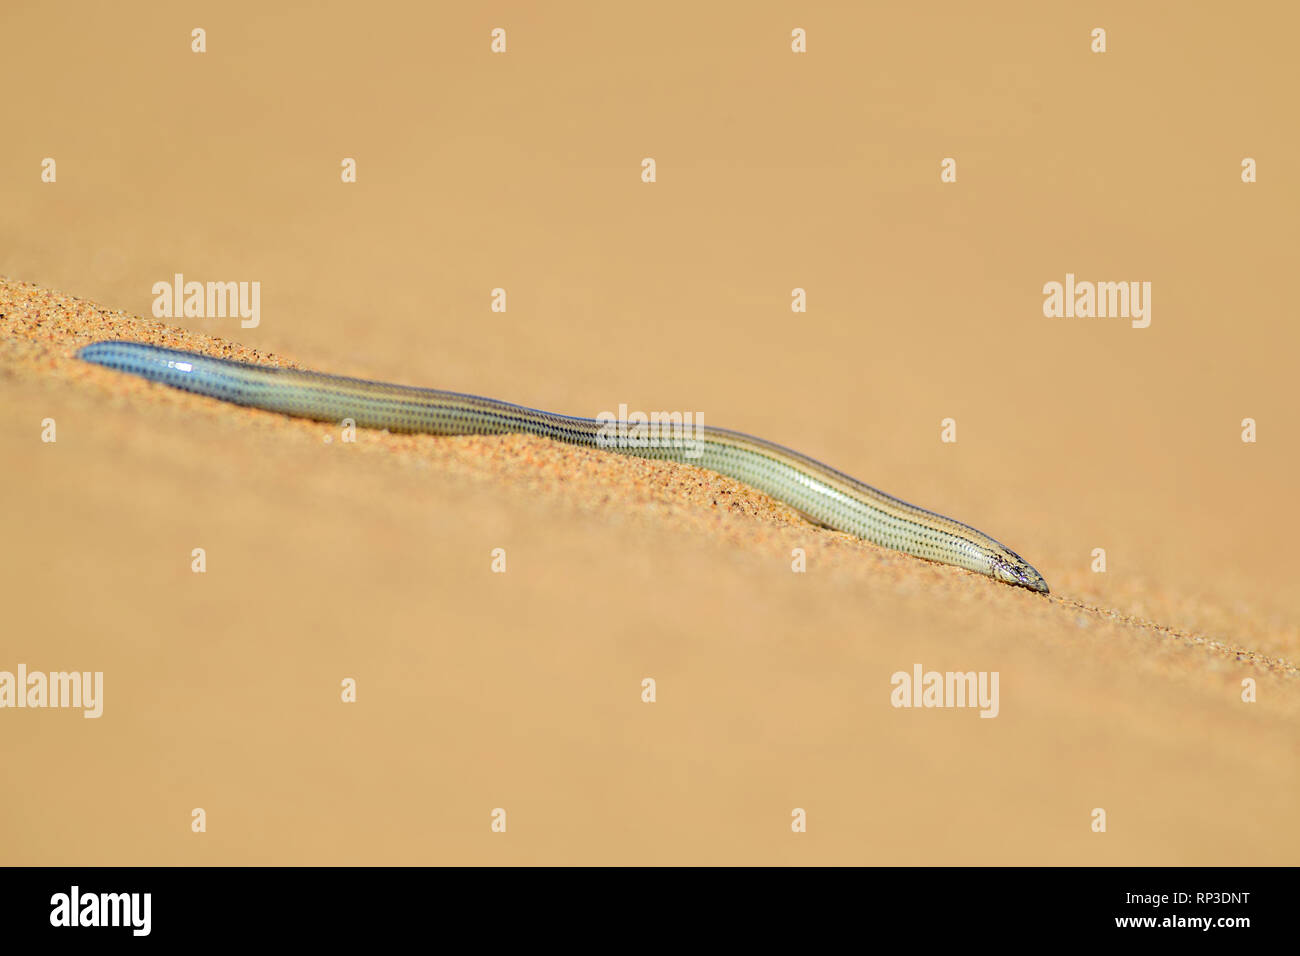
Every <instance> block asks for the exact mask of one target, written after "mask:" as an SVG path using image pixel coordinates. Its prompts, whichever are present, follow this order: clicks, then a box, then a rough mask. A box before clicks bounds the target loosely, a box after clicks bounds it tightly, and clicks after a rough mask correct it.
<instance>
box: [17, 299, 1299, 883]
mask: <svg viewBox="0 0 1300 956" xmlns="http://www.w3.org/2000/svg"><path fill="white" fill-rule="evenodd" d="M0 314H2V315H3V319H2V320H0V329H3V335H2V336H0V387H2V388H3V394H4V404H5V408H6V410H7V411H6V415H5V416H4V420H3V428H4V433H3V441H4V451H5V460H6V462H7V463H8V465H7V467H6V468H5V469H4V476H3V485H2V487H0V491H2V493H3V499H4V500H5V501H6V502H7V503H8V504H7V508H6V510H7V512H8V513H7V517H6V525H7V527H8V535H7V537H8V540H9V546H8V547H6V549H5V560H4V567H3V580H4V581H5V582H6V592H7V598H6V614H5V617H6V620H7V625H6V629H5V630H6V632H7V637H6V640H5V642H4V654H5V660H4V664H5V665H9V666H12V665H16V663H17V662H19V661H23V662H25V663H26V664H27V666H28V667H29V669H33V670H34V669H41V668H44V669H64V668H69V669H70V668H77V669H93V670H103V671H104V672H105V675H106V687H107V690H106V700H105V714H104V716H103V717H101V718H99V719H98V720H95V721H90V720H83V719H81V718H79V717H77V718H76V719H73V716H75V715H71V714H68V713H64V712H55V711H34V710H13V711H8V712H6V713H5V714H4V715H3V716H4V720H5V735H6V738H7V747H8V749H9V751H10V754H11V758H10V759H11V761H12V762H13V765H14V766H18V767H36V766H41V767H42V769H41V771H40V772H39V773H31V774H24V775H23V783H22V785H21V786H20V787H16V788H13V789H12V790H11V791H10V797H9V800H10V809H11V812H10V813H9V814H8V815H7V820H8V821H9V822H8V823H7V829H8V832H7V833H6V844H7V845H8V846H9V847H10V851H9V853H8V858H9V861H10V862H24V863H54V862H58V863H74V862H75V863H98V864H105V863H146V862H150V863H186V862H195V863H197V862H228V863H229V862H317V863H320V862H372V863H373V862H379V863H383V862H389V863H391V862H406V863H428V862H461V863H483V862H543V861H548V862H604V863H618V862H675V861H695V862H859V863H861V862H873V863H888V862H893V863H898V862H921V861H924V862H945V863H981V862H983V863H988V862H993V863H1063V862H1084V863H1109V862H1121V863H1130V862H1143V863H1211V862H1213V863H1260V862H1273V863H1282V862H1288V861H1291V860H1293V859H1294V854H1295V851H1296V847H1297V840H1298V839H1300V836H1298V834H1300V831H1298V828H1297V826H1296V825H1295V823H1294V820H1293V809H1294V795H1295V793H1296V789H1295V788H1296V784H1297V779H1296V761H1295V748H1296V744H1297V732H1296V730H1295V727H1296V718H1297V716H1298V715H1300V683H1297V669H1296V666H1295V664H1294V661H1295V660H1296V659H1300V654H1297V653H1296V645H1295V644H1294V640H1293V632H1289V631H1283V632H1277V633H1273V634H1272V639H1271V640H1262V639H1261V640H1259V641H1258V642H1254V643H1252V641H1251V639H1250V638H1251V636H1252V635H1255V634H1260V633H1262V632H1261V630H1260V629H1259V628H1257V627H1255V626H1252V625H1250V624H1249V623H1248V622H1242V623H1243V626H1242V627H1239V628H1237V629H1236V630H1235V631H1234V630H1228V631H1224V632H1219V633H1214V632H1206V633H1196V632H1190V631H1187V630H1183V629H1180V628H1177V627H1172V626H1169V625H1167V624H1164V623H1161V622H1159V621H1152V620H1145V619H1142V618H1141V617H1140V616H1137V615H1134V614H1132V613H1126V612H1124V611H1122V610H1117V609H1113V608H1107V607H1099V606H1095V605H1093V604H1092V603H1090V602H1089V601H1087V600H1084V599H1081V598H1080V597H1079V595H1077V594H1073V593H1071V592H1070V590H1069V588H1068V587H1067V588H1065V589H1061V590H1058V591H1057V592H1056V593H1054V594H1053V595H1051V596H1050V597H1046V598H1044V597H1040V596H1038V595H1034V594H1031V593H1029V592H1027V591H1023V590H1020V589H1014V588H1010V587H1006V586H1003V585H999V584H997V583H996V582H992V581H990V580H989V579H987V578H984V577H982V576H980V575H976V574H972V573H969V572H965V571H962V570H959V569H954V568H947V567H942V566H939V565H934V564H931V563H928V562H924V561H919V560H916V559H912V558H908V557H906V556H903V555H899V554H895V553H892V552H888V551H885V550H883V549H880V548H876V547H874V546H872V545H869V544H866V543H863V542H859V541H856V540H854V539H852V538H850V537H849V536H847V535H843V534H838V533H833V532H828V531H825V530H822V529H816V528H813V527H810V526H808V525H807V524H805V523H803V522H802V521H801V520H800V519H799V518H798V516H797V515H795V514H794V513H793V512H791V511H790V509H788V508H787V507H785V506H783V505H781V504H780V503H778V502H774V501H773V500H771V499H770V498H767V497H766V496H763V495H761V494H758V493H756V492H754V491H752V490H751V489H748V488H747V487H745V486H743V485H741V484H738V483H736V482H733V481H729V480H727V479H724V478H721V477H718V476H716V475H712V474H710V473H708V472H704V471H701V470H700V469H696V468H691V467H684V466H678V465H674V464H666V463H652V462H643V461H637V460H634V459H624V458H621V457H618V456H614V455H608V454H604V453H597V452H592V451H587V450H582V449H574V448H570V447H567V446H563V445H560V444H557V443H554V442H550V441H545V440H538V439H531V438H526V437H519V436H516V437H506V438H478V437H472V438H471V437H465V438H451V439H446V438H433V437H429V436H398V435H389V434H387V433H383V432H377V431H369V430H362V431H361V432H360V433H359V437H358V440H357V442H356V443H355V444H344V443H341V442H338V441H330V442H328V443H327V442H326V441H325V439H326V438H327V437H332V436H331V428H330V427H328V426H324V425H321V424H317V423H312V422H305V421H301V420H293V419H289V418H286V417H283V416H277V415H273V414H269V413H264V412H259V411H255V410H249V409H241V408H237V407H234V406H230V405H226V404H224V403H220V402H216V401H213V400H208V399H204V398H199V397H195V396H191V395H187V394H184V393H181V392H177V391H174V390H171V389H167V388H164V387H161V386H156V385H153V384H150V383H145V382H142V381H139V380H136V379H134V378H131V377H128V376H124V375H120V374H115V373H112V372H109V371H107V370H105V369H101V368H98V367H93V366H89V365H86V364H84V363H81V362H79V361H77V360H76V359H75V358H74V357H73V353H74V351H75V350H76V349H77V348H78V347H80V346H81V345H84V344H86V343H87V342H91V341H96V340H101V339H113V338H123V339H133V340H138V341H147V342H153V343H157V344H162V345H167V346H170V347H175V348H187V349H192V350H195V351H199V352H203V353H205V354H210V355H220V356H226V357H233V358H238V359H240V360H243V361H252V362H261V363H266V364H272V365H278V364H285V363H286V362H288V360H287V359H285V358H284V357H282V356H277V355H271V354H266V353H259V352H257V351H254V350H252V349H248V348H243V347H240V346H237V345H234V344H232V343H229V342H223V341H222V340H220V339H218V338H214V337H211V336H205V335H197V334H193V333H190V332H186V331H184V330H181V329H177V328H173V327H169V326H167V325H165V324H163V323H160V322H157V321H152V320H144V319H140V318H136V317H133V316H130V315H128V314H125V313H123V312H120V311H114V310H110V309H106V308H102V307H100V306H97V305H95V304H93V303H91V302H87V301H85V300H82V299H77V298H74V297H71V296H66V295H63V294H60V293H57V292H53V291H50V290H46V289H42V288H39V287H36V286H34V285H31V284H29V283H22V282H17V281H12V280H6V281H4V283H3V285H0ZM348 371H355V369H348ZM47 417H49V418H53V419H55V421H56V425H57V442H55V443H53V444H43V443H41V442H40V440H39V433H40V427H41V421H42V419H44V418H47ZM193 547H204V548H205V549H206V551H207V561H208V565H207V571H206V572H205V573H204V574H201V575H200V574H194V573H192V572H191V570H190V561H191V558H190V553H191V549H192V548H193ZM496 547H503V548H505V549H506V554H507V570H506V572H505V573H504V574H496V573H493V572H492V571H491V568H490V565H491V560H492V554H491V552H492V550H493V548H496ZM794 548H803V549H805V550H806V552H807V556H808V558H807V560H808V569H809V570H808V572H806V573H803V574H795V573H793V572H792V571H791V554H792V549H794ZM1171 600H1174V599H1172V598H1170V597H1168V596H1163V597H1162V596H1152V597H1151V598H1150V601H1151V603H1153V604H1156V605H1159V604H1161V603H1162V602H1167V601H1171ZM1230 617H1231V613H1230V612H1229V611H1225V612H1224V618H1223V619H1224V620H1227V619H1229V618H1230ZM1289 642H1290V643H1289ZM1256 645H1258V646H1256ZM915 663H920V664H922V665H923V666H924V667H925V668H926V669H930V668H934V669H940V670H948V669H959V670H966V669H975V670H988V671H992V670H996V671H998V672H999V674H1000V687H1001V691H1000V713H999V715H998V716H997V717H996V718H995V719H991V720H990V719H980V718H978V717H977V714H976V712H975V711H972V710H928V711H927V710H910V709H903V708H893V707H891V706H890V678H891V674H893V673H894V672H895V671H898V670H906V671H910V670H911V669H912V667H913V665H914V664H915ZM346 677H353V678H355V679H356V680H357V681H358V684H359V691H358V701H357V703H355V704H343V703H341V702H340V700H339V687H340V682H341V681H342V680H343V679H344V678H346ZM645 677H653V678H654V679H655V680H656V681H657V685H658V686H657V690H658V699H657V701H656V702H655V703H653V704H648V703H643V702H642V701H641V699H640V694H641V681H642V679H643V678H645ZM1245 678H1251V679H1253V680H1254V681H1255V682H1256V685H1257V695H1258V702H1256V703H1244V702H1242V700H1241V691H1242V685H1241V682H1242V680H1243V679H1245ZM50 753H57V754H59V755H60V756H59V759H58V760H57V761H53V762H51V761H49V760H48V759H47V758H46V757H44V756H42V755H45V754H50ZM193 807H203V808H204V809H205V811H206V812H207V814H208V819H209V821H210V823H209V832H208V833H207V834H205V835H195V834H191V833H190V832H189V825H188V819H189V815H190V812H191V809H192V808H193ZM497 807H502V808H505V809H506V810H507V815H508V816H507V819H508V830H507V834H508V836H504V835H501V834H492V833H490V832H489V824H490V820H489V814H490V812H491V811H492V810H494V809H495V808H497ZM795 807H801V808H804V809H806V810H807V811H808V813H809V816H810V820H811V823H810V826H809V831H808V833H806V834H801V835H799V836H797V837H796V836H795V835H794V834H791V833H790V830H789V818H790V813H791V811H792V809H793V808H795ZM1095 807H1102V808H1105V809H1106V811H1107V813H1108V814H1109V827H1108V832H1107V833H1106V834H1095V833H1092V832H1090V829H1089V819H1090V818H1089V814H1090V813H1091V812H1092V810H1093V808H1095ZM56 831H57V832H58V833H59V834H61V835H60V836H58V837H57V838H51V837H50V836H49V834H50V833H52V832H56ZM593 831H595V832H599V833H600V834H602V835H601V836H600V837H599V838H598V839H597V838H595V837H594V836H593ZM96 834H97V835H96ZM214 837H215V838H214ZM494 837H495V838H496V839H494Z"/></svg>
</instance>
